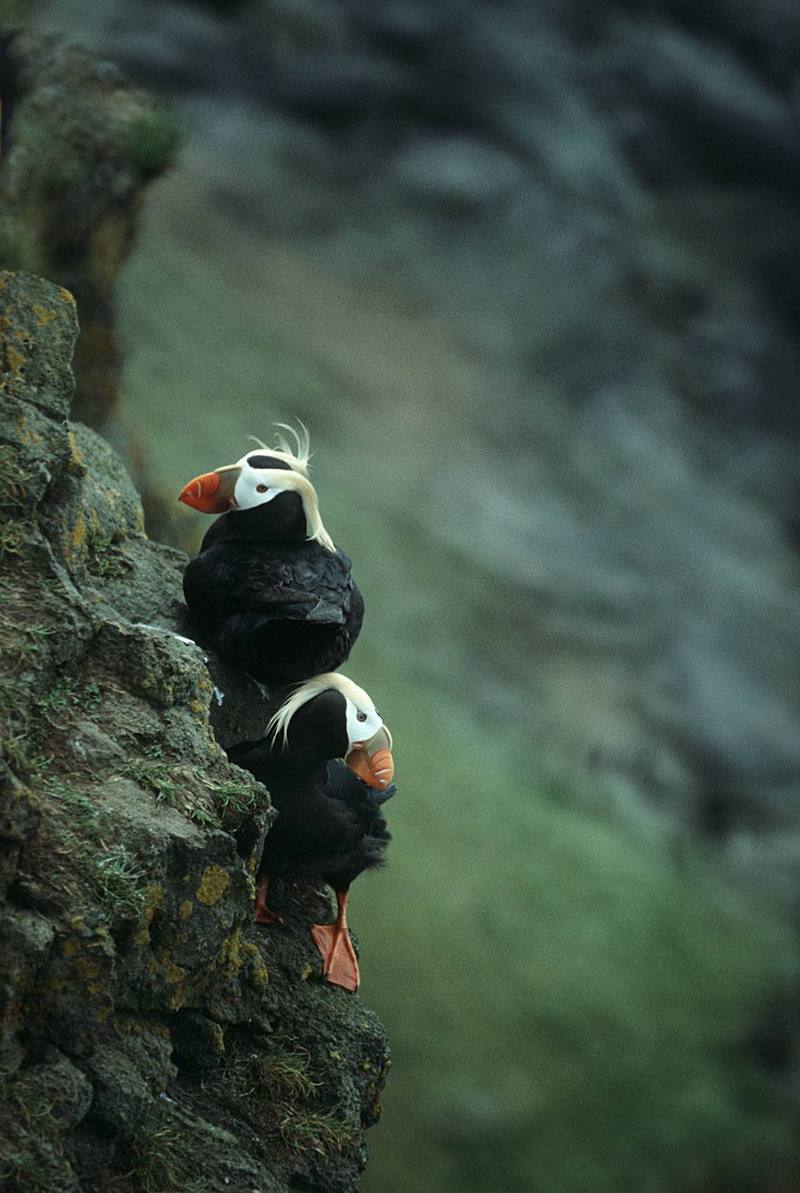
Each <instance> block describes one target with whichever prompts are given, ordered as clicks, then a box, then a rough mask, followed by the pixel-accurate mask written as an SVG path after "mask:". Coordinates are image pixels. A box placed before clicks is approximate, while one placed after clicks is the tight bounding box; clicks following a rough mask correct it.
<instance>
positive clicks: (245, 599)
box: [183, 492, 364, 685]
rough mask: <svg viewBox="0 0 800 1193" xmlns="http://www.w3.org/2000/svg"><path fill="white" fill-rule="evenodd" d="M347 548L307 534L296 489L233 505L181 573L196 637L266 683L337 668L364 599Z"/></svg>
mask: <svg viewBox="0 0 800 1193" xmlns="http://www.w3.org/2000/svg"><path fill="white" fill-rule="evenodd" d="M350 569H351V565H350V560H349V559H348V557H347V556H346V555H345V554H344V552H342V551H338V550H334V551H330V550H328V549H327V547H325V546H323V545H322V544H321V543H319V542H316V541H314V540H309V539H308V537H307V529H306V517H305V512H304V509H303V503H302V501H301V499H300V497H299V496H298V494H297V493H293V492H285V493H280V494H279V495H278V496H277V497H276V498H274V500H272V501H270V502H268V503H266V504H264V505H259V506H256V507H255V508H253V509H241V510H231V511H230V512H228V513H225V514H222V515H221V517H219V518H217V519H216V521H215V522H214V523H213V524H212V526H211V527H210V528H209V530H208V532H207V534H206V536H205V538H204V539H203V543H202V546H201V548H200V553H199V554H198V555H197V557H196V558H195V559H193V560H192V561H191V562H190V563H189V565H188V567H187V568H186V571H185V573H184V578H183V591H184V596H185V598H186V604H187V606H188V609H189V615H190V618H191V621H192V626H193V628H194V629H195V630H196V632H197V635H198V637H199V638H200V640H201V641H204V642H205V643H207V644H208V645H209V646H211V647H212V648H214V649H216V650H217V651H218V652H219V653H220V654H221V655H222V656H223V657H224V658H226V659H227V660H228V661H229V662H231V663H232V664H234V665H235V666H238V667H241V668H242V670H244V671H246V672H247V673H248V674H249V675H252V676H253V678H254V679H257V680H259V681H261V682H263V683H270V684H279V685H280V684H286V683H294V682H298V681H300V680H303V679H307V678H308V677H309V676H311V675H316V674H318V673H319V672H322V671H334V670H335V669H336V668H337V667H339V666H340V665H341V664H342V663H343V662H344V660H345V659H346V658H347V656H348V655H349V654H350V651H351V649H352V647H353V644H354V643H355V640H356V638H357V637H358V634H359V631H360V630H361V623H362V620H363V616H364V602H363V599H362V597H361V593H360V592H359V590H358V588H357V586H356V584H355V583H354V581H353V579H352V576H351V570H350Z"/></svg>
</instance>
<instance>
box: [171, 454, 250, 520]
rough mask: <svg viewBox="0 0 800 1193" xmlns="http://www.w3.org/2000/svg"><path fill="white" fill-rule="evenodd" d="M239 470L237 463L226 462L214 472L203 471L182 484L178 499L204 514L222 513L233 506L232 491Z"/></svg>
mask: <svg viewBox="0 0 800 1193" xmlns="http://www.w3.org/2000/svg"><path fill="white" fill-rule="evenodd" d="M241 471H242V470H241V468H240V467H239V465H238V464H227V465H226V466H225V467H224V468H217V469H215V470H214V472H204V473H203V475H202V476H196V477H194V478H193V479H192V480H190V481H189V483H188V485H184V486H183V488H182V489H181V491H180V494H179V496H178V501H182V502H183V504H184V505H190V506H191V507H192V509H196V510H200V511H201V512H202V513H204V514H224V513H225V511H226V510H229V509H231V508H232V507H233V503H234V499H233V491H234V489H235V488H236V482H237V480H238V479H239V474H240V472H241Z"/></svg>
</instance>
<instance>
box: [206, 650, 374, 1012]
mask: <svg viewBox="0 0 800 1193" xmlns="http://www.w3.org/2000/svg"><path fill="white" fill-rule="evenodd" d="M391 745H392V739H391V735H390V733H389V730H388V729H387V727H386V726H385V725H384V723H383V721H382V719H381V717H380V714H379V713H378V711H377V709H376V708H375V705H374V704H373V702H372V700H371V699H370V697H369V696H368V695H367V693H366V692H365V691H364V690H363V688H360V687H359V686H358V685H357V684H355V683H353V681H352V680H350V679H348V678H347V677H346V676H344V675H340V674H334V673H326V674H323V675H317V676H314V678H313V679H310V680H307V681H306V682H305V683H303V684H300V685H299V686H298V687H297V688H295V690H294V691H293V692H292V694H291V695H290V696H289V697H288V699H286V700H285V701H284V702H283V704H282V705H281V707H280V708H279V709H278V711H277V712H276V713H275V715H274V716H273V717H272V718H271V720H270V722H269V724H268V726H267V734H266V736H265V737H264V738H262V739H261V740H260V741H250V742H241V743H240V744H238V745H236V746H234V747H233V748H232V749H230V750H229V751H228V757H229V758H230V760H231V762H235V763H236V765H237V766H241V767H243V768H244V769H245V770H249V771H250V772H251V774H253V775H254V776H255V777H256V778H257V779H258V780H259V781H260V782H262V783H264V785H265V786H266V787H267V788H268V789H269V792H270V795H271V797H272V802H273V804H274V806H275V808H276V809H277V811H278V818H277V820H276V822H275V824H274V825H273V827H272V828H271V829H270V831H269V833H268V835H267V840H266V844H265V846H264V852H263V855H262V858H261V862H260V865H259V869H258V875H257V880H258V893H257V898H256V914H255V918H256V921H257V922H258V923H262V924H270V923H279V922H280V917H279V916H277V915H276V914H275V913H274V912H273V911H271V910H270V909H269V908H268V907H267V902H266V900H267V890H268V885H269V880H270V878H292V879H298V880H303V879H315V878H321V879H322V880H323V881H324V882H326V883H327V884H328V885H329V886H331V887H332V888H333V890H334V891H335V892H336V900H337V905H338V915H337V917H336V922H335V923H334V924H312V925H311V928H310V932H311V936H312V938H313V940H314V943H315V944H316V946H317V948H318V950H319V952H320V954H321V956H322V960H323V970H322V972H323V975H324V977H325V978H326V980H327V981H329V982H331V983H332V984H333V985H336V986H342V987H344V989H345V990H352V991H355V990H357V989H358V985H359V981H360V975H359V969H358V961H357V959H356V955H355V951H354V949H353V945H352V942H351V940H350V934H349V932H348V928H347V914H346V913H347V900H348V895H349V890H350V886H351V884H352V883H353V882H354V880H355V879H356V878H357V877H358V875H359V874H361V873H362V872H363V871H364V870H369V869H373V868H375V867H377V866H380V865H382V864H383V861H384V856H383V855H384V851H385V849H386V846H387V845H388V843H389V840H390V836H389V833H388V831H387V828H386V822H385V820H384V819H383V814H382V811H381V806H382V805H383V804H384V803H385V802H386V800H387V799H389V798H390V797H391V796H392V795H393V794H394V792H395V788H394V786H393V785H392V777H393V775H394V761H393V759H392V754H391ZM340 759H344V762H341V761H340Z"/></svg>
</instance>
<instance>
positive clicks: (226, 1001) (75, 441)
mask: <svg viewBox="0 0 800 1193" xmlns="http://www.w3.org/2000/svg"><path fill="white" fill-rule="evenodd" d="M76 332H77V324H76V318H75V309H74V302H73V300H72V297H71V295H70V294H69V293H68V292H66V291H65V290H59V289H57V288H56V287H54V286H52V285H50V284H49V283H47V282H44V281H42V280H41V279H39V278H36V277H33V276H31V275H26V274H9V273H5V274H0V403H2V410H3V422H2V430H1V431H0V504H1V505H2V512H3V520H2V526H1V527H0V554H1V555H2V564H3V572H2V577H1V578H0V585H1V586H2V612H1V613H0V648H1V649H2V654H3V679H2V681H1V686H0V729H1V730H2V742H3V763H2V770H1V771H0V892H2V895H3V898H4V910H3V918H2V927H1V928H0V932H1V933H2V950H1V952H0V956H1V957H2V961H1V962H0V967H1V969H2V973H1V975H0V1069H1V1070H2V1077H3V1082H2V1091H1V1092H2V1101H1V1102H0V1124H1V1129H0V1138H2V1140H3V1142H2V1143H0V1172H1V1173H2V1178H3V1180H4V1181H5V1182H6V1183H5V1184H4V1185H3V1187H4V1188H9V1189H19V1190H23V1189H24V1190H26V1191H28V1190H30V1191H35V1193H45V1191H50V1190H52V1191H53V1193H55V1191H56V1190H58V1191H59V1193H61V1191H62V1190H74V1191H76V1193H78V1191H84V1193H89V1191H95V1190H102V1189H106V1188H112V1187H113V1188H114V1189H120V1190H139V1189H141V1190H146V1191H148V1193H156V1190H157V1191H158V1193H167V1191H168V1190H173V1189H174V1190H181V1191H197V1193H199V1190H201V1189H202V1190H204V1191H205V1190H219V1191H220V1193H222V1191H223V1190H230V1191H231V1193H236V1191H237V1190H238V1191H241V1193H244V1191H245V1190H248V1191H250V1190H253V1189H256V1188H258V1189H260V1190H262V1191H263V1193H281V1191H282V1190H288V1189H289V1188H299V1187H301V1188H304V1189H319V1190H333V1191H339V1190H341V1193H348V1191H350V1190H354V1189H356V1188H357V1187H358V1181H357V1177H358V1172H359V1171H360V1169H361V1168H362V1167H363V1164H364V1159H365V1152H364V1144H363V1128H364V1127H365V1126H368V1125H370V1124H371V1123H372V1122H374V1121H375V1120H376V1118H377V1116H378V1113H379V1108H378V1098H379V1094H380V1089H381V1086H382V1082H383V1077H384V1074H385V1071H386V1067H387V1064H388V1061H387V1054H386V1041H385V1038H384V1034H383V1031H382V1029H381V1027H380V1025H379V1024H378V1022H377V1021H376V1020H375V1018H374V1016H372V1015H371V1014H370V1013H369V1012H368V1011H365V1010H364V1009H363V1008H362V1007H361V1006H360V1004H359V1003H358V1000H357V999H353V998H351V997H349V996H348V995H346V994H345V993H344V992H343V991H338V990H335V989H333V988H331V987H329V986H326V985H324V984H323V983H322V982H321V981H319V980H318V970H319V965H318V957H317V954H316V952H315V950H314V948H313V945H312V943H311V941H310V938H309V936H308V932H307V925H308V923H309V922H310V921H311V920H313V919H314V918H320V917H321V918H326V917H327V911H328V907H327V903H326V900H325V899H324V897H323V896H321V895H320V894H319V893H317V892H315V891H313V890H309V889H308V888H294V887H291V886H288V885H287V886H284V887H283V888H282V889H281V888H280V887H278V888H277V889H276V899H275V902H276V906H278V907H280V909H281V910H282V912H283V914H284V918H285V924H284V926H282V927H281V928H279V929H276V930H274V931H270V932H263V931H261V930H255V929H254V926H253V925H252V923H251V904H252V898H253V874H254V868H255V864H256V850H257V847H258V845H259V843H260V841H261V840H262V839H263V833H264V831H265V830H266V829H267V827H268V825H269V823H270V818H271V812H270V806H269V798H268V795H267V793H266V791H265V790H264V789H263V788H262V787H261V786H260V785H259V784H257V783H255V782H254V781H253V780H252V779H251V777H250V776H249V775H247V774H246V773H245V772H243V771H240V770H239V769H238V768H236V767H233V766H231V765H230V764H229V763H228V762H227V760H226V757H225V755H224V753H223V751H222V750H221V749H220V747H219V746H218V745H217V742H216V741H215V739H214V736H213V734H212V732H211V730H210V725H209V705H210V704H212V703H214V704H215V707H216V715H217V717H218V720H219V723H220V725H221V727H222V730H221V731H222V732H223V734H224V733H225V732H227V734H228V736H229V737H235V735H236V724H237V723H238V722H240V723H242V724H246V725H247V726H248V727H250V728H252V727H254V726H255V725H257V723H258V708H259V703H258V702H259V701H260V700H261V696H260V694H259V693H258V690H257V689H255V688H254V687H253V685H250V684H249V683H248V682H247V681H239V679H238V677H237V676H236V675H234V674H229V673H225V677H224V682H225V687H226V690H225V695H224V697H223V699H222V703H220V696H221V693H220V692H219V691H218V692H217V697H216V699H215V697H214V688H213V685H212V682H211V680H210V678H209V675H208V671H207V668H206V664H205V660H204V656H203V655H202V653H201V651H200V650H199V648H198V647H196V646H195V645H194V644H193V643H191V642H188V641H186V640H183V639H181V638H179V637H178V636H176V634H175V632H174V626H175V625H176V621H175V616H176V613H177V609H178V601H179V593H180V575H181V570H182V567H183V564H184V562H185V560H184V557H183V556H181V555H180V553H179V552H176V551H173V550H170V549H169V548H165V547H160V546H158V545H157V544H154V543H151V542H149V541H148V540H147V538H146V537H145V536H144V533H143V531H142V514H141V508H140V506H139V504H138V500H137V497H136V493H135V491H134V490H133V488H132V486H131V484H130V481H129V479H128V477H127V475H126V474H125V471H124V469H123V467H122V465H121V464H120V463H119V461H118V460H117V459H116V457H115V456H114V454H113V452H112V451H111V450H110V448H109V447H108V446H107V445H106V444H105V443H103V442H102V441H101V440H99V439H98V438H97V437H96V436H95V435H94V433H93V432H90V431H88V430H87V429H86V428H85V427H82V426H80V425H78V424H74V425H73V424H70V423H69V422H68V421H67V416H68V412H69V400H70V396H71V389H72V377H71V373H70V368H69V361H70V354H71V349H72V344H73V341H74V338H75V335H76ZM261 708H262V724H263V705H262V706H261ZM223 710H225V711H224V714H223ZM226 717H228V718H229V721H228V723H227V726H226Z"/></svg>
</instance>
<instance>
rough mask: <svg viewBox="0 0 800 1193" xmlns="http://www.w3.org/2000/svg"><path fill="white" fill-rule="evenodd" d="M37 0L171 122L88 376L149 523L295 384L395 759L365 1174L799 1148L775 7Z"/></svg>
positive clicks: (728, 1155)
mask: <svg viewBox="0 0 800 1193" xmlns="http://www.w3.org/2000/svg"><path fill="white" fill-rule="evenodd" d="M26 20H27V22H28V23H29V25H30V26H31V28H33V29H34V30H35V31H36V32H37V33H41V32H55V33H57V34H58V35H60V36H67V37H69V38H71V39H72V40H74V41H76V42H78V43H80V44H83V45H87V46H88V47H89V48H90V49H92V50H93V52H95V53H96V54H99V55H100V56H101V58H108V59H111V60H113V61H115V62H120V63H122V65H123V66H124V67H125V69H126V71H127V72H128V73H129V74H130V75H131V76H132V77H133V78H135V79H137V80H139V81H140V82H142V83H143V84H144V85H146V86H147V87H148V89H149V90H150V91H152V92H153V93H155V94H157V95H159V96H160V97H162V98H163V100H164V101H165V102H168V103H169V104H170V105H171V106H172V110H173V112H174V113H175V117H176V120H177V122H178V124H179V126H180V128H181V135H182V143H181V148H180V150H179V151H178V154H177V157H176V159H175V161H174V163H173V165H172V166H171V168H170V169H168V170H167V172H166V173H165V174H164V176H163V177H162V178H161V179H159V180H158V181H156V182H155V183H153V185H152V186H151V187H150V189H149V191H148V192H147V197H146V199H145V201H144V204H143V206H142V208H141V211H140V213H139V221H138V233H137V236H136V241H135V244H134V246H133V249H132V252H131V254H130V257H129V259H128V261H127V264H126V265H125V267H124V269H123V271H122V273H121V274H120V276H119V278H118V280H117V281H116V285H115V289H114V300H113V301H114V321H115V325H116V328H117V331H118V333H119V338H120V345H121V348H122V372H121V381H120V397H119V399H118V401H116V403H114V404H112V405H110V406H109V407H108V408H105V409H104V410H103V412H102V414H101V415H98V416H97V418H96V421H97V422H98V423H100V424H101V426H102V429H104V431H105V433H107V434H108V435H109V437H110V438H111V439H112V441H113V442H115V443H116V444H117V445H118V446H120V447H121V448H122V450H123V451H124V452H126V453H127V454H128V456H129V458H130V459H131V460H132V461H133V463H134V464H135V465H136V466H137V467H138V468H139V469H140V472H141V475H142V476H144V477H145V478H146V484H147V487H148V490H149V508H150V511H151V522H150V525H151V532H152V533H153V534H154V535H155V536H156V537H161V538H163V539H164V540H165V541H169V542H171V543H174V544H176V545H179V546H182V547H185V548H186V549H188V550H190V551H191V550H193V549H195V548H196V546H197V544H198V542H199V539H200V537H201V535H202V533H204V531H205V529H206V523H205V521H204V520H203V519H202V517H201V516H200V515H196V514H194V513H192V512H191V511H185V510H184V509H183V508H182V507H181V509H180V510H178V509H177V507H174V505H173V503H174V498H175V496H176V494H177V492H178V490H179V489H180V487H181V486H182V484H183V483H184V482H185V481H186V480H187V479H189V477H191V476H193V475H195V474H196V473H198V472H202V471H206V470H208V469H209V468H213V467H215V466H218V465H221V464H225V463H229V462H232V461H233V460H235V459H236V458H238V457H239V456H240V455H241V454H242V452H243V451H244V450H246V445H247V436H248V435H251V434H252V435H257V436H259V437H261V438H264V439H269V438H270V435H271V424H272V423H273V422H274V421H277V420H291V419H292V418H300V419H302V420H303V421H304V422H305V423H306V425H307V426H308V427H309V429H310V431H311V436H312V447H313V450H314V458H313V461H312V463H313V477H314V481H315V484H316V485H317V488H318V492H319V494H320V500H321V507H322V511H323V515H324V518H325V522H326V525H327V526H328V529H329V530H330V531H331V533H332V534H333V537H334V539H335V541H336V542H337V544H339V545H341V546H342V547H343V548H344V549H345V550H346V551H347V552H348V553H349V554H350V555H351V556H352V558H353V562H354V573H355V575H356V577H357V579H358V582H359V584H360V586H361V588H362V590H363V592H364V596H365V601H366V608H367V616H366V621H365V627H364V631H363V635H362V638H361V640H360V641H359V643H358V645H357V647H356V649H355V650H354V652H353V655H352V657H351V659H350V660H349V661H348V663H347V665H346V667H345V668H344V669H345V671H346V672H347V673H348V674H350V675H351V676H352V677H353V678H354V679H356V680H357V681H358V682H359V683H361V684H362V685H364V686H365V687H366V688H367V689H368V690H369V691H370V693H371V694H372V696H373V698H374V699H375V700H376V702H377V704H378V706H379V707H380V709H381V711H382V713H383V715H384V716H385V718H386V720H387V722H388V724H389V725H390V726H391V728H392V730H393V732H394V735H395V742H396V763H397V782H398V786H399V794H398V795H397V797H396V798H395V800H394V801H393V802H392V803H391V804H390V805H389V808H388V814H389V820H390V827H391V829H392V832H393V834H394V843H393V845H392V847H391V856H390V864H389V867H388V869H387V870H386V871H385V872H383V873H381V874H375V875H368V876H365V877H364V878H362V879H361V880H360V881H359V882H358V884H357V885H356V887H355V888H354V892H353V898H352V902H351V907H352V925H353V928H354V930H355V931H356V932H357V934H358V938H359V940H360V943H361V950H362V972H363V988H362V993H363V997H364V1000H365V1002H366V1004H367V1005H369V1006H372V1007H374V1008H375V1009H376V1010H377V1011H378V1013H379V1014H380V1016H381V1017H382V1018H383V1020H384V1021H385V1022H386V1024H387V1026H388V1029H389V1034H390V1038H391V1041H392V1046H393V1052H394V1058H395V1060H394V1068H393V1071H392V1073H391V1075H390V1078H389V1083H388V1087H387V1092H386V1098H385V1114H384V1119H383V1121H382V1123H381V1124H380V1125H379V1126H378V1127H377V1128H376V1129H375V1131H374V1132H373V1133H372V1137H371V1139H372V1142H371V1152H372V1159H371V1164H370V1166H369V1168H368V1170H367V1173H366V1175H365V1188H366V1189H368V1190H370V1191H372V1193H385V1191H388V1190H392V1191H393V1193H428V1191H429V1190H433V1189H436V1190H442V1191H449V1190H459V1193H473V1191H474V1193H478V1191H481V1193H485V1191H486V1190H488V1189H491V1190H502V1191H503V1193H533V1191H536V1193H582V1191H586V1193H589V1191H591V1193H602V1191H605V1190H608V1191H609V1193H611V1191H612V1190H614V1191H615V1193H620V1191H623V1190H631V1193H633V1191H635V1193H667V1191H670V1193H679V1191H681V1193H682V1191H683V1190H704V1191H705V1190H708V1191H711V1190H714V1191H719V1193H737V1191H739V1190H741V1191H742V1193H745V1191H747V1193H750V1191H751V1190H758V1191H759V1193H760V1191H762V1190H763V1191H764V1193H767V1191H769V1193H778V1191H788V1190H789V1189H792V1188H795V1187H796V1181H797V1176H798V1171H797V1170H798V1162H797V1161H798V1149H797V1125H798V1105H797V1088H798V1081H797V1078H798V1074H797V1055H796V1046H797V1037H798V1021H797V1000H796V983H797V958H796V919H797V915H796V913H797V895H798V891H797V876H798V865H797V849H796V846H797V842H798V839H800V831H799V827H800V826H799V824H798V821H800V816H799V815H798V803H797V795H798V787H799V786H800V783H799V782H798V774H800V735H798V727H799V722H800V715H799V713H800V709H799V708H798V692H800V686H798V666H797V659H798V646H800V608H798V599H797V593H798V586H797V580H798V561H797V552H796V548H797V542H798V537H797V527H798V517H797V515H798V509H797V502H798V494H800V475H799V474H798V468H797V462H796V461H797V446H798V443H797V440H798V431H799V430H800V419H798V411H797V401H796V392H797V380H798V359H799V358H798V345H797V314H796V311H797V306H796V303H795V299H796V297H797V282H796V278H797V276H800V273H799V272H798V269H797V266H798V264H800V235H798V231H799V229H800V221H798V217H797V214H796V210H797V208H796V198H797V193H798V190H800V178H798V166H797V155H796V137H795V136H794V130H795V129H796V121H797V103H796V95H797V94H798V91H797V89H796V84H797V82H798V79H797V73H798V67H797V61H798V59H797V58H796V57H794V58H793V57H792V53H791V48H792V47H793V46H794V47H795V48H797V44H796V43H798V42H800V25H798V22H797V20H796V16H794V15H793V13H792V9H791V7H790V6H789V5H788V4H781V3H780V2H779V0H770V2H769V3H767V4H766V5H764V6H761V7H760V8H759V11H758V12H755V11H753V10H752V9H751V7H750V6H746V5H743V4H740V3H738V0H715V2H714V3H713V4H710V5H708V6H706V7H705V8H704V10H703V12H702V13H698V12H697V11H695V8H694V6H691V5H688V4H683V3H680V2H679V0H674V2H672V3H668V2H666V0H663V2H659V0H654V2H653V3H651V4H649V5H647V6H644V7H643V8H642V9H641V10H640V9H639V8H638V6H634V5H628V4H626V3H624V2H622V0H620V2H619V3H610V2H608V3H603V4H600V5H589V4H587V3H579V2H578V0H572V2H571V3H568V4H563V5H555V4H551V3H547V2H545V0H541V2H540V3H534V4H522V3H513V2H512V0H508V2H500V0H498V2H497V3H494V4H490V5H485V4H480V3H478V0H471V2H470V0H461V2H459V3H454V4H443V5H432V4H422V3H412V2H403V3H399V2H392V3H387V4H386V5H380V6H374V5H370V4H367V3H360V2H359V0H250V2H249V3H242V4H236V5H233V4H228V5H224V4H217V5H210V4H209V5H203V4H191V3H188V2H187V3H185V4H177V3H174V4H173V3H168V4H154V3H149V4H135V3H133V0H113V2H111V0H110V2H109V3H107V4H104V5H102V6H94V5H88V4H85V3H78V2H77V0H42V2H41V3H38V4H37V3H33V4H31V5H29V6H28V11H27V15H26ZM148 127H150V126H148ZM157 134H158V135H161V133H160V132H159V130H158V129H156V130H155V131H154V132H153V136H154V137H156V135H157ZM159 145H160V142H159ZM156 149H157V150H159V152H160V149H159V146H158V145H157V146H156ZM140 156H141V155H140ZM165 156H167V155H166V154H165ZM155 159H156V160H158V153H156V154H155ZM98 168H99V167H98ZM142 168H144V167H142Z"/></svg>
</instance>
